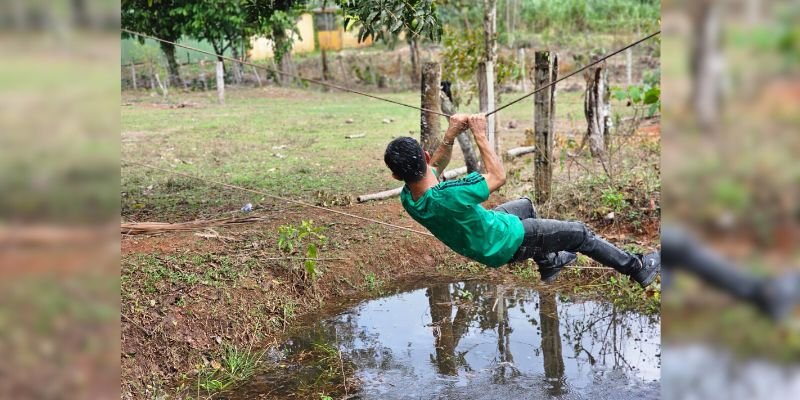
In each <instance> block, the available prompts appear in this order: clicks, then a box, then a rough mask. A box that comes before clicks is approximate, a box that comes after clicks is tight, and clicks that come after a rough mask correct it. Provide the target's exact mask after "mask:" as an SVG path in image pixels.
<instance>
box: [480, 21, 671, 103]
mask: <svg viewBox="0 0 800 400" xmlns="http://www.w3.org/2000/svg"><path fill="white" fill-rule="evenodd" d="M660 33H661V31H655V32H653V33H651V34H649V35H647V36H645V37H643V38H641V39H639V40H637V41H635V42H633V43H630V44H628V45H627V46H625V47H623V48H621V49H617V50H615V51H613V52H611V53H608V54H606V55H604V56H603V57H600V58H598V59H597V60H595V61H592V62H590V63H589V64H586V65H584V66H583V67H580V68H578V69H576V70H575V71H572V72H570V73H568V74H566V75H564V76H562V77H560V78H558V79H556V80H554V81H553V82H550V83H548V84H547V85H544V86H542V87H540V88H538V89H536V90H534V91H532V92H530V93H528V94H526V95H524V96H522V97H520V98H518V99H516V100H514V101H512V102H510V103H507V104H505V105H503V106H501V107H498V108H495V109H494V110H493V111H489V112H487V113H486V115H487V116H489V115H492V114H494V113H496V112H498V111H500V110H502V109H504V108H506V107H508V106H510V105H512V104H516V103H519V102H520V101H522V100H524V99H527V98H528V97H531V96H533V95H534V94H536V93H539V92H541V91H542V90H545V89H547V88H549V87H550V86H553V85H555V84H556V83H558V82H561V81H563V80H564V79H567V78H569V77H571V76H573V75H575V74H577V73H579V72H581V71H585V70H586V69H588V68H591V67H593V66H595V65H597V64H600V63H601V62H603V61H605V60H607V59H609V58H611V57H614V56H615V55H617V54H619V53H622V52H623V51H625V50H628V49H630V48H631V47H633V46H636V45H638V44H639V43H642V42H644V41H646V40H648V39H650V38H653V37H655V36H656V35H659V34H660Z"/></svg>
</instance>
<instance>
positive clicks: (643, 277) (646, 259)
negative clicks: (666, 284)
mask: <svg viewBox="0 0 800 400" xmlns="http://www.w3.org/2000/svg"><path fill="white" fill-rule="evenodd" d="M639 261H640V262H641V265H640V268H639V269H638V270H636V271H634V272H632V273H631V275H630V276H631V279H633V280H635V281H636V282H638V283H639V285H641V286H642V287H643V288H646V287H648V286H650V284H651V283H653V281H654V280H656V276H658V272H659V271H661V253H660V252H658V251H656V252H653V253H650V254H645V255H643V256H641V258H640V259H639Z"/></svg>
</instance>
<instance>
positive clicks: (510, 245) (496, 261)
mask: <svg viewBox="0 0 800 400" xmlns="http://www.w3.org/2000/svg"><path fill="white" fill-rule="evenodd" d="M488 198H489V186H488V185H487V184H486V179H484V177H483V176H482V175H481V174H479V173H477V172H473V173H471V174H469V175H467V176H466V177H464V178H463V179H459V180H455V181H447V182H441V183H439V184H438V185H436V186H434V187H432V188H430V189H428V191H426V192H425V193H424V194H423V195H422V196H421V197H420V198H419V199H417V201H414V199H413V198H412V196H411V190H410V189H409V188H408V186H405V187H403V191H402V192H401V193H400V202H401V203H403V208H405V209H406V211H407V212H408V214H409V215H411V218H414V220H415V221H417V222H419V223H420V224H422V226H424V227H426V228H428V230H429V231H431V233H432V234H433V236H436V238H437V239H439V240H441V241H442V242H443V243H444V244H446V245H447V246H448V247H450V248H451V249H453V251H455V252H456V253H458V254H461V255H463V256H466V257H469V258H471V259H473V260H475V261H478V262H480V263H483V264H486V265H488V266H490V267H499V266H501V265H503V264H506V263H508V262H509V261H510V260H511V257H513V256H514V253H516V252H517V250H518V249H519V246H520V245H521V244H522V239H523V237H524V236H525V229H524V228H523V227H522V222H520V220H519V218H517V217H516V216H514V215H510V214H506V213H501V212H496V211H489V210H486V209H485V208H483V207H482V206H481V203H482V202H483V201H486V199H488Z"/></svg>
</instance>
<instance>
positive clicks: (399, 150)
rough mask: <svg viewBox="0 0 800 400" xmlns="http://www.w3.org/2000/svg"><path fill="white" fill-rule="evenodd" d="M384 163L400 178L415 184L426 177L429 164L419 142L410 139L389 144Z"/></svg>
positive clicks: (406, 138)
mask: <svg viewBox="0 0 800 400" xmlns="http://www.w3.org/2000/svg"><path fill="white" fill-rule="evenodd" d="M383 161H384V162H385V163H386V166H387V167H389V169H390V170H392V173H393V174H395V175H396V176H397V177H398V178H400V179H402V180H404V181H405V182H406V183H414V182H417V181H419V180H420V179H422V177H423V176H425V172H426V171H427V169H428V163H427V161H425V152H424V151H423V150H422V146H420V144H419V142H417V140H416V139H414V138H410V137H399V138H397V139H394V140H392V141H391V142H389V145H388V146H386V152H385V153H383Z"/></svg>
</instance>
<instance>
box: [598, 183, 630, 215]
mask: <svg viewBox="0 0 800 400" xmlns="http://www.w3.org/2000/svg"><path fill="white" fill-rule="evenodd" d="M600 201H601V202H602V204H603V205H604V206H606V207H608V208H610V209H612V210H614V212H620V211H622V210H623V209H624V208H625V196H624V195H623V194H622V193H621V192H619V191H617V190H616V189H613V188H608V189H605V190H603V194H602V196H601V197H600Z"/></svg>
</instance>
